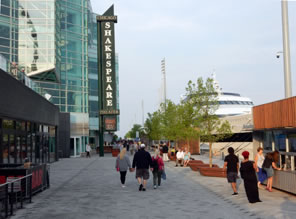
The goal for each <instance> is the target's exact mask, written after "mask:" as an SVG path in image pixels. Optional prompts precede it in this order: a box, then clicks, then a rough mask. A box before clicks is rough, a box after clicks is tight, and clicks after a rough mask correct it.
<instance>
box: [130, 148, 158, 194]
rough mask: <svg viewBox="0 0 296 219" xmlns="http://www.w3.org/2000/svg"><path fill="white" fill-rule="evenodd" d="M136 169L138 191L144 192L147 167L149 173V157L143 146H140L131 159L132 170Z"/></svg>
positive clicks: (150, 162) (150, 161)
mask: <svg viewBox="0 0 296 219" xmlns="http://www.w3.org/2000/svg"><path fill="white" fill-rule="evenodd" d="M135 167H136V179H137V180H138V183H139V191H146V184H147V180H148V179H149V167H150V169H151V171H153V168H152V159H151V155H150V154H149V153H148V152H147V151H145V144H141V146H140V149H139V150H138V151H137V152H136V153H135V156H134V159H133V169H134V168H135Z"/></svg>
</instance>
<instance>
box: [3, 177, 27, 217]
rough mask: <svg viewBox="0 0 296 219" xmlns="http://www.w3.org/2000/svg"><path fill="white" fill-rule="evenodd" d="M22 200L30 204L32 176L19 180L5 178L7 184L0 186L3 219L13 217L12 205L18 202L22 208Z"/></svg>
mask: <svg viewBox="0 0 296 219" xmlns="http://www.w3.org/2000/svg"><path fill="white" fill-rule="evenodd" d="M18 196H19V197H18ZM24 199H28V201H29V203H31V202H32V174H28V175H26V176H23V177H19V178H14V177H13V178H11V177H10V178H9V177H7V182H6V183H4V184H1V185H0V201H1V202H2V203H3V204H4V209H3V206H2V208H1V216H2V213H3V210H4V217H5V218H7V217H8V213H10V216H11V215H13V210H14V204H15V206H16V208H17V203H18V202H20V208H23V202H24ZM9 208H10V209H9Z"/></svg>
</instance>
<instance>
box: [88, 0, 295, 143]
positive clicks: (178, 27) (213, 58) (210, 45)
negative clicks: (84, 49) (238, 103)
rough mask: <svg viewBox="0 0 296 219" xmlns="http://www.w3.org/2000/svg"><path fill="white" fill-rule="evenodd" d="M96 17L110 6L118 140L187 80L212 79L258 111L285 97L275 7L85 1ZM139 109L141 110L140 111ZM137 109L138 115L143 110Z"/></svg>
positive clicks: (235, 1) (228, 0) (195, 0)
mask: <svg viewBox="0 0 296 219" xmlns="http://www.w3.org/2000/svg"><path fill="white" fill-rule="evenodd" d="M91 3H92V8H93V11H94V12H95V13H97V14H103V13H104V12H105V11H106V10H107V9H108V8H109V7H110V6H111V5H112V4H114V10H115V15H117V16H118V23H117V24H115V50H116V53H118V56H119V93H120V97H119V98H120V114H121V115H120V130H119V131H118V132H117V135H118V136H120V137H123V136H124V135H125V134H126V133H127V132H128V131H129V130H130V129H131V128H132V126H133V124H135V123H136V124H141V125H142V122H143V112H144V120H145V119H146V118H147V113H148V112H150V113H152V112H154V111H156V110H157V109H158V107H159V104H160V102H161V98H162V93H163V92H161V88H162V84H163V75H162V73H161V60H162V59H163V58H165V61H166V85H167V98H168V99H171V100H172V101H174V102H175V103H178V102H179V101H180V96H181V95H182V94H184V93H185V87H186V85H187V83H188V81H189V80H192V81H196V80H197V78H199V77H202V78H203V79H206V78H208V77H211V74H212V73H213V72H215V74H216V79H217V81H218V82H219V84H220V87H222V89H223V91H224V92H235V93H239V94H241V95H242V96H246V97H249V98H251V99H252V100H253V102H254V104H255V105H260V104H264V103H268V102H272V101H276V100H279V99H283V98H284V96H285V90H284V73H283V72H284V70H283V58H282V56H281V57H280V58H276V53H277V52H278V51H282V50H283V49H282V48H283V43H282V19H281V2H280V0H247V1H246V0H223V1H221V0H210V1H201V0H183V1H180V0H149V1H148V0H91ZM295 12H296V1H289V30H290V52H291V69H292V89H293V91H292V94H293V96H295V95H296V76H295V72H296V60H295V58H296V57H295V55H296V13H295ZM142 102H143V105H144V107H142ZM143 108H144V110H143Z"/></svg>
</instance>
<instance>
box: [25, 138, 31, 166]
mask: <svg viewBox="0 0 296 219" xmlns="http://www.w3.org/2000/svg"><path fill="white" fill-rule="evenodd" d="M24 158H29V160H30V162H32V159H31V134H28V135H27V149H26V157H24Z"/></svg>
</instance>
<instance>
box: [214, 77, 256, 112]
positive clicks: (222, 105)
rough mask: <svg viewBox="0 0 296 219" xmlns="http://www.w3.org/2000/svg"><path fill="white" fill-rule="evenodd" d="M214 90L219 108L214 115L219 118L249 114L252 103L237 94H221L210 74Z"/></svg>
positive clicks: (217, 84)
mask: <svg viewBox="0 0 296 219" xmlns="http://www.w3.org/2000/svg"><path fill="white" fill-rule="evenodd" d="M212 77H213V80H214V81H213V82H214V86H215V89H216V91H217V93H218V101H219V108H218V110H217V111H216V115H217V116H219V117H225V116H236V115H243V114H251V113H252V107H253V106H254V104H253V101H252V100H251V99H250V98H248V97H242V96H241V95H240V94H238V93H232V92H231V93H230V92H223V91H222V88H220V86H219V83H218V82H217V80H216V76H215V74H212Z"/></svg>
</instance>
